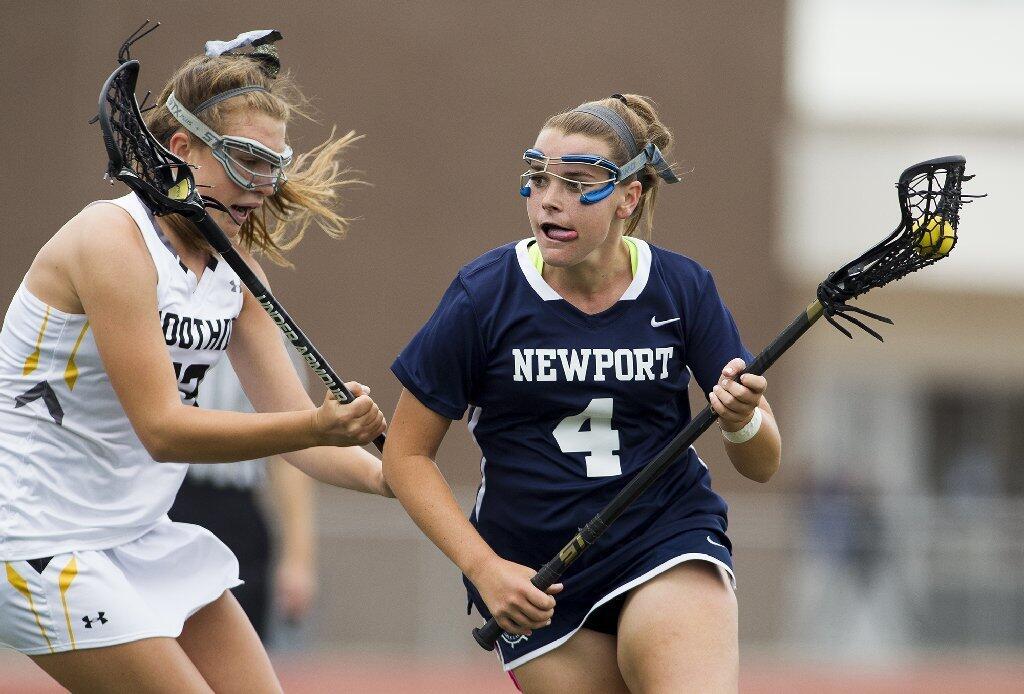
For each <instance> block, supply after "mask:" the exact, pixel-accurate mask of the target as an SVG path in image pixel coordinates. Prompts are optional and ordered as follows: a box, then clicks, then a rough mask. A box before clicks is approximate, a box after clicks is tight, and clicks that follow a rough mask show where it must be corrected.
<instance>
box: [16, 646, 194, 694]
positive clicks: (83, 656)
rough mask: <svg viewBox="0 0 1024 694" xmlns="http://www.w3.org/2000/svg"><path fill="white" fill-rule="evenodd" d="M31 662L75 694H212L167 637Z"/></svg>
mask: <svg viewBox="0 0 1024 694" xmlns="http://www.w3.org/2000/svg"><path fill="white" fill-rule="evenodd" d="M32 660H33V661H35V663H36V665H38V666H39V667H41V668H42V669H43V670H45V671H46V674H48V675H49V676H50V677H52V678H53V679H55V680H57V682H59V683H60V684H61V686H63V687H65V688H66V689H68V690H70V691H72V692H75V693H76V694H78V693H79V692H82V693H83V694H91V693H92V692H96V693H97V694H99V693H100V692H103V693H108V692H110V693H112V692H138V693H139V694H165V693H166V694H173V693H174V692H188V693H190V694H193V693H194V694H200V693H201V694H212V692H213V690H212V689H210V685H208V684H207V683H206V680H204V679H203V676H202V675H201V674H200V673H199V670H197V669H196V666H195V665H193V664H192V661H191V660H189V658H188V656H187V655H185V652H184V651H183V650H182V649H181V646H179V645H178V644H177V643H176V642H175V641H174V639H171V638H152V639H141V640H139V641H133V642H131V643H123V644H120V645H117V646H105V647H103V648H84V649H82V650H77V651H66V652H64V653H55V654H52V655H35V656H32Z"/></svg>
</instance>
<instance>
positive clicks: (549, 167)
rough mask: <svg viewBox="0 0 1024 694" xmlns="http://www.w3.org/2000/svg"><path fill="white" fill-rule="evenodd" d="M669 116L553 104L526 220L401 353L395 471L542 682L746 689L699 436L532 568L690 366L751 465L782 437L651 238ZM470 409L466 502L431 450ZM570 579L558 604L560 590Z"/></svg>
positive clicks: (582, 519)
mask: <svg viewBox="0 0 1024 694" xmlns="http://www.w3.org/2000/svg"><path fill="white" fill-rule="evenodd" d="M670 145H671V135H670V134H669V132H668V130H667V129H666V128H665V127H664V126H663V125H662V124H661V122H660V121H659V119H658V117H657V114H656V113H655V111H654V109H653V107H652V105H651V102H650V101H649V100H648V99H646V98H644V97H640V96H636V95H626V96H623V95H615V96H614V97H613V98H608V99H603V100H600V101H595V102H590V103H587V104H583V105H582V106H579V107H577V108H575V109H572V110H570V111H567V112H565V113H561V114H558V115H556V116H554V117H552V118H550V119H549V120H548V121H547V122H546V123H545V124H544V127H543V129H542V130H541V131H540V134H539V135H538V137H537V140H536V142H535V144H534V145H533V147H531V148H530V149H528V150H527V151H526V154H525V155H524V159H525V160H526V163H527V165H528V167H529V168H528V169H527V171H526V173H524V174H523V177H522V181H521V188H520V192H521V194H522V195H523V196H525V198H526V209H527V216H528V217H529V223H530V229H531V232H532V236H531V237H528V238H526V239H523V240H521V241H518V242H516V243H510V244H508V245H506V246H503V247H501V248H498V249H496V250H493V251H491V252H489V253H486V254H485V255H483V256H482V257H480V258H478V259H477V260H474V261H473V262H471V263H470V264H468V265H466V266H465V267H464V268H463V269H462V270H461V271H460V272H459V273H458V276H457V277H456V278H455V280H454V281H453V282H452V284H451V286H450V287H449V288H448V291H447V292H446V293H445V295H444V297H443V298H442V299H441V303H440V305H439V306H438V308H437V310H436V311H435V312H434V314H433V316H432V317H431V318H430V320H429V321H428V322H427V323H426V325H424V326H423V328H422V329H421V330H420V331H419V333H418V334H417V335H416V336H415V337H414V338H413V340H412V341H411V342H410V343H409V345H408V346H407V347H406V348H405V349H404V350H403V351H402V353H401V354H400V355H399V357H398V358H397V359H396V361H395V363H394V365H393V367H392V368H393V371H394V372H395V374H396V375H397V376H398V378H399V380H401V382H402V384H403V385H404V386H405V389H404V391H403V393H402V396H401V399H400V401H399V404H398V408H397V410H396V412H395V416H394V418H393V422H392V425H391V428H390V433H389V438H388V446H387V450H386V453H385V456H384V471H385V476H386V478H387V480H388V483H389V484H390V485H391V487H392V488H393V489H394V491H395V494H396V495H397V497H398V498H399V500H400V501H401V502H402V504H403V506H405V508H406V510H407V511H408V512H409V514H410V516H412V518H413V520H415V521H416V523H417V524H418V525H419V526H420V528H421V529H422V530H423V531H424V533H426V534H427V536H428V537H429V538H430V539H431V540H432V541H433V542H434V543H435V544H436V545H437V546H438V547H439V548H440V549H441V550H442V551H444V552H445V554H447V555H448V557H449V558H450V559H451V560H452V561H453V562H455V564H457V565H458V566H459V568H460V569H461V570H462V572H463V574H464V576H465V582H466V586H467V589H468V591H469V598H470V601H471V603H472V604H473V605H474V606H475V607H476V608H477V610H478V611H479V612H480V614H481V615H482V616H483V617H485V618H487V617H490V616H491V615H493V616H494V617H495V618H496V619H497V621H498V624H499V625H500V626H501V627H502V628H503V629H504V630H505V632H506V633H505V634H504V635H503V636H502V637H501V639H499V641H498V646H499V650H500V654H501V659H502V661H503V663H504V667H505V669H506V670H509V671H514V673H515V674H514V678H516V679H518V683H519V685H520V686H521V687H522V688H523V690H524V691H526V692H530V693H531V694H533V693H534V692H565V691H585V692H625V691H644V692H682V691H700V692H718V691H723V692H724V691H735V689H736V687H737V678H738V672H737V671H738V647H737V614H736V601H735V597H734V595H733V587H734V577H733V569H732V556H731V551H730V547H731V544H730V542H729V539H728V537H727V536H726V504H725V502H724V501H723V500H722V499H721V498H720V497H719V496H718V495H717V494H715V492H714V491H712V489H711V486H710V477H709V475H708V471H707V468H706V466H704V464H703V463H702V462H701V460H700V459H699V458H698V456H697V453H696V451H695V450H694V449H692V448H691V449H690V450H689V451H688V454H687V455H686V456H684V457H683V458H682V459H681V460H679V461H678V462H677V463H676V464H675V465H674V466H673V467H672V468H671V470H670V471H669V472H667V473H666V474H665V475H664V476H663V477H662V478H661V479H660V480H659V481H658V482H657V484H656V485H655V487H654V488H652V489H650V490H648V491H647V492H646V493H645V494H644V495H643V496H642V497H641V498H640V499H639V500H638V501H637V502H636V503H634V504H633V505H632V506H631V507H629V509H628V510H627V511H626V512H625V513H624V514H623V515H622V516H621V517H620V518H619V520H618V521H617V522H616V523H615V524H614V525H612V526H611V528H610V529H609V530H608V531H607V533H606V534H605V535H604V536H603V537H602V538H601V539H600V540H599V541H598V543H597V544H596V545H595V546H594V547H593V548H592V549H591V550H590V551H589V552H587V553H585V554H584V555H582V557H581V558H579V559H578V560H577V561H576V562H575V563H573V564H572V565H571V567H570V568H569V570H568V571H567V573H566V574H565V576H564V577H563V581H562V583H560V584H557V585H555V586H552V587H551V589H550V590H549V591H548V594H545V593H543V592H541V591H540V590H538V589H537V588H535V587H534V586H533V585H532V584H531V583H530V578H531V576H532V575H533V574H534V572H535V570H536V569H537V568H539V567H540V566H541V565H542V564H543V563H544V562H546V561H547V560H548V559H550V558H551V557H552V556H553V555H554V554H555V553H557V552H558V550H560V549H561V548H562V546H563V545H564V543H565V542H566V541H567V540H568V539H569V538H571V537H572V536H573V535H574V534H575V532H576V530H577V528H578V527H579V526H581V525H583V524H584V523H586V522H587V521H588V520H590V519H591V518H592V517H593V516H594V515H596V513H597V512H598V511H600V510H601V509H602V508H603V507H604V506H605V504H607V502H608V501H609V500H611V498H612V497H613V496H614V495H615V494H616V493H617V492H618V491H619V490H620V489H621V488H622V487H623V486H624V485H625V484H626V483H627V482H628V481H629V480H630V479H632V477H633V476H634V475H635V474H636V472H637V471H638V470H640V468H642V467H643V465H645V464H646V463H647V462H648V461H650V460H651V459H652V458H653V457H654V456H655V455H656V454H657V453H658V452H659V451H660V450H661V449H662V448H663V447H664V446H665V445H666V444H667V443H668V442H669V440H670V439H671V438H672V437H673V436H674V435H675V434H676V433H677V432H678V431H679V430H680V429H682V428H683V427H684V426H685V425H686V423H687V422H688V421H689V419H690V411H689V405H688V400H687V393H686V390H687V386H688V384H689V381H690V375H691V373H692V375H693V377H694V378H695V379H696V381H697V384H698V385H699V387H700V388H701V390H702V391H703V392H704V393H705V394H706V395H707V397H708V398H709V401H710V403H711V405H712V407H713V408H714V409H715V411H716V412H717V413H718V414H719V415H720V417H721V420H720V422H721V427H722V433H723V436H724V439H725V448H726V452H727V453H728V456H729V458H730V460H731V461H732V462H733V464H734V465H735V466H736V468H737V470H739V471H740V472H741V473H742V474H743V475H745V476H747V477H749V478H751V479H754V480H757V481H762V482H763V481H767V480H768V479H769V478H770V477H771V476H772V474H773V473H774V472H775V471H776V470H777V469H778V466H779V456H780V439H779V433H778V429H777V427H776V425H775V421H774V418H773V417H772V414H771V409H770V408H769V406H768V403H767V401H766V400H765V399H764V397H763V393H764V391H765V388H766V385H767V383H766V381H765V379H764V378H763V377H760V376H752V375H749V374H748V375H743V376H742V377H740V378H737V377H736V374H737V373H739V371H740V370H741V369H742V368H743V367H744V365H745V364H746V363H749V362H750V360H751V359H752V357H751V355H750V353H749V352H748V351H747V350H746V349H745V348H744V346H743V344H742V342H741V340H740V337H739V333H738V331H737V328H736V325H735V323H734V322H733V319H732V316H731V315H730V313H729V311H728V310H727V309H726V307H725V306H724V305H723V303H722V300H721V298H720V297H719V295H718V292H717V290H716V288H715V283H714V281H713V280H712V278H711V275H710V273H709V272H708V271H707V270H706V269H704V268H703V267H701V266H700V265H699V264H698V263H696V262H695V261H693V260H691V259H689V258H687V257H685V256H682V255H678V254H676V253H672V252H670V251H666V250H663V249H661V248H658V247H656V246H653V245H651V244H648V243H646V242H645V241H643V240H641V239H639V238H637V237H636V235H635V234H636V232H638V231H642V230H645V229H647V228H649V227H650V220H651V215H652V213H653V208H654V202H655V196H656V195H657V193H658V190H659V188H660V186H661V185H663V184H665V183H674V182H676V181H678V178H677V177H676V176H675V174H674V173H673V172H672V170H671V167H670V166H669V165H668V164H667V163H666V162H665V160H664V159H663V157H662V151H663V150H668V148H669V146H670ZM467 408H468V410H469V427H470V430H471V431H472V433H473V436H474V438H475V440H476V441H477V443H478V445H479V446H480V449H481V452H482V459H481V463H480V466H481V478H482V479H481V483H480V488H479V492H478V494H477V498H476V504H475V506H474V508H473V511H472V513H471V515H470V518H469V520H468V521H467V520H466V519H465V517H464V516H463V515H462V513H461V512H460V510H459V508H458V506H457V504H456V503H455V501H454V499H453V497H452V494H451V492H450V490H449V489H448V487H447V485H446V484H445V482H444V479H443V478H442V477H441V475H440V473H439V472H438V470H437V468H436V466H435V465H434V462H433V458H434V456H435V454H436V452H437V449H438V446H439V445H440V443H441V440H442V438H443V437H444V434H445V432H446V431H447V429H448V426H449V425H450V423H451V421H452V420H455V419H461V418H462V416H463V414H464V413H465V412H466V410H467ZM554 596H557V605H556V598H555V597H554Z"/></svg>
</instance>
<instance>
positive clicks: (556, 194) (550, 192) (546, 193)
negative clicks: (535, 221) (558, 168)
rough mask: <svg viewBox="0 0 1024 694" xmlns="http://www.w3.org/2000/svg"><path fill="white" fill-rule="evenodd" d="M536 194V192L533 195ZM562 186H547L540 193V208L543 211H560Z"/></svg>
mask: <svg viewBox="0 0 1024 694" xmlns="http://www.w3.org/2000/svg"><path fill="white" fill-rule="evenodd" d="M534 194H536V192H535V193H534ZM564 194H565V190H564V187H563V186H555V185H549V186H547V187H545V188H544V190H542V191H540V206H541V208H542V209H544V210H545V211H550V210H560V209H562V204H563V202H562V196H563V195H564Z"/></svg>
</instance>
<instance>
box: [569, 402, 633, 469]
mask: <svg viewBox="0 0 1024 694" xmlns="http://www.w3.org/2000/svg"><path fill="white" fill-rule="evenodd" d="M613 402H614V401H613V399H612V398H594V399H593V400H591V401H590V404H589V405H587V409H585V410H583V411H582V412H580V413H579V414H574V415H571V416H569V417H566V418H565V419H563V420H562V421H561V422H559V423H558V426H557V427H555V430H554V431H553V432H552V433H553V434H554V436H555V441H557V442H558V447H559V448H561V449H562V452H563V453H588V454H589V455H587V457H586V458H585V461H586V463H587V477H612V476H614V475H621V474H622V466H621V465H620V463H619V456H617V455H616V454H615V451H617V450H619V432H617V431H616V430H615V429H612V408H613ZM588 420H589V421H590V429H589V430H587V431H582V429H583V425H584V423H585V422H587V421H588Z"/></svg>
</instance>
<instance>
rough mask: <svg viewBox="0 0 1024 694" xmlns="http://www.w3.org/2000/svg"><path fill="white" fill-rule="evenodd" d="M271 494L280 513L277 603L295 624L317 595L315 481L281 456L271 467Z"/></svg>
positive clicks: (276, 586)
mask: <svg viewBox="0 0 1024 694" xmlns="http://www.w3.org/2000/svg"><path fill="white" fill-rule="evenodd" d="M268 472H269V473H270V491H271V494H272V496H273V499H274V508H275V510H276V511H277V513H276V516H277V525H278V528H279V532H280V543H279V545H280V548H281V549H280V552H279V555H278V560H277V566H276V568H275V575H276V580H275V581H274V584H275V589H274V590H275V593H276V599H277V604H278V606H279V608H280V610H281V612H282V614H284V616H285V617H286V618H287V619H289V620H292V621H297V620H299V619H301V618H302V617H303V616H304V615H305V614H306V613H307V612H308V611H309V608H310V605H311V604H312V600H313V595H314V593H315V592H316V568H315V559H314V556H315V552H314V530H313V503H314V495H315V490H314V488H313V480H312V479H311V478H310V477H309V476H308V475H306V474H304V473H303V472H302V471H301V470H299V469H298V468H295V467H292V466H291V465H289V464H288V463H287V462H285V461H284V460H282V459H281V458H279V457H274V458H271V460H270V463H269V465H268Z"/></svg>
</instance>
